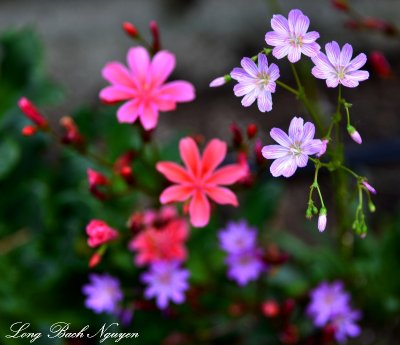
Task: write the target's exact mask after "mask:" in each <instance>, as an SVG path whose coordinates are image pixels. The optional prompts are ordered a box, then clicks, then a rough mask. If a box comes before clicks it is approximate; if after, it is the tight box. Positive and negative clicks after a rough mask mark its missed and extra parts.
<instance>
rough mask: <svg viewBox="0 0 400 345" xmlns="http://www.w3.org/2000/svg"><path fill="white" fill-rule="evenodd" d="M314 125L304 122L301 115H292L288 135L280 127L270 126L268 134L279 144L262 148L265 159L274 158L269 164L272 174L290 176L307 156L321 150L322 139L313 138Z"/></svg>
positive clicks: (302, 166)
mask: <svg viewBox="0 0 400 345" xmlns="http://www.w3.org/2000/svg"><path fill="white" fill-rule="evenodd" d="M314 134H315V126H314V125H313V124H312V123H311V122H306V123H304V120H303V119H302V118H301V117H294V118H293V119H292V121H291V122H290V126H289V135H287V134H286V133H285V132H284V131H282V130H281V129H280V128H272V129H271V132H270V135H271V137H272V139H274V140H275V141H276V142H277V143H278V144H279V145H267V146H264V147H263V148H262V155H263V156H264V157H265V158H266V159H275V160H274V162H273V163H272V164H271V167H270V171H271V174H272V176H274V177H278V176H281V175H282V176H284V177H290V176H292V175H293V174H294V173H295V172H296V169H297V167H299V168H304V167H305V166H306V165H307V163H308V156H311V155H315V154H317V153H319V152H321V150H322V147H323V145H324V144H323V143H322V140H319V139H314Z"/></svg>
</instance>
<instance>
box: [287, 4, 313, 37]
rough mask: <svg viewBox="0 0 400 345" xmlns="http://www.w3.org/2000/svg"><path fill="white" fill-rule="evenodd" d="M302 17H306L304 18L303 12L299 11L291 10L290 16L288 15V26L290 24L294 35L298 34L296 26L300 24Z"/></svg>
mask: <svg viewBox="0 0 400 345" xmlns="http://www.w3.org/2000/svg"><path fill="white" fill-rule="evenodd" d="M302 17H305V16H304V14H303V12H301V11H300V10H298V9H294V10H291V11H290V12H289V15H288V24H289V30H290V31H291V32H294V33H296V34H297V32H296V24H297V22H298V21H299V20H301V18H302ZM307 29H308V28H307Z"/></svg>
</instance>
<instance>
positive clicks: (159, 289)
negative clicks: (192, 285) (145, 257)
mask: <svg viewBox="0 0 400 345" xmlns="http://www.w3.org/2000/svg"><path fill="white" fill-rule="evenodd" d="M141 278H142V281H143V282H144V283H145V284H147V288H146V290H145V297H146V298H147V299H150V298H153V297H156V304H157V306H158V308H160V309H165V308H166V307H167V306H168V303H169V300H171V301H172V302H174V303H177V304H180V303H183V301H184V300H185V295H184V292H185V291H186V290H187V289H188V288H189V284H188V283H187V280H188V278H189V271H188V270H186V269H182V268H179V262H176V261H159V262H154V263H153V264H152V265H151V266H150V270H149V272H146V273H144V274H143V275H142V277H141Z"/></svg>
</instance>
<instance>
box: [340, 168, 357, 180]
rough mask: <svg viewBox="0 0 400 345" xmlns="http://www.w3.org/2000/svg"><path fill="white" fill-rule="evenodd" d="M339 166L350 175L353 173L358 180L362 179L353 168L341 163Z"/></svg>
mask: <svg viewBox="0 0 400 345" xmlns="http://www.w3.org/2000/svg"><path fill="white" fill-rule="evenodd" d="M339 168H340V169H342V170H344V171H346V172H348V173H349V174H350V175H353V176H354V177H355V178H356V179H357V180H359V179H361V176H360V175H358V174H356V173H355V172H354V171H353V170H351V169H349V168H348V167H346V166H344V165H340V166H339Z"/></svg>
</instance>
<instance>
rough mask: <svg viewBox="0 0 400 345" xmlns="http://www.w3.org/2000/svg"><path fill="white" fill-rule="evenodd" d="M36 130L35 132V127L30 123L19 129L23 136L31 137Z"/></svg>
mask: <svg viewBox="0 0 400 345" xmlns="http://www.w3.org/2000/svg"><path fill="white" fill-rule="evenodd" d="M36 132H37V127H35V126H32V125H28V126H25V127H24V128H22V130H21V133H22V135H23V136H25V137H31V136H32V135H34V134H35V133H36Z"/></svg>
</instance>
